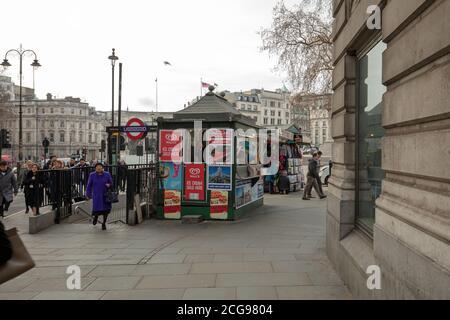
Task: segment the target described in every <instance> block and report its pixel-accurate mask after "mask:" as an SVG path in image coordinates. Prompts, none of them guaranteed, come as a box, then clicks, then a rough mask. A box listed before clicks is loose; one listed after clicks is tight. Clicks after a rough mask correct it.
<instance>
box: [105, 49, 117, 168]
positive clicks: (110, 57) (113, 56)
mask: <svg viewBox="0 0 450 320" xmlns="http://www.w3.org/2000/svg"><path fill="white" fill-rule="evenodd" d="M108 59H109V60H111V67H112V98H111V101H112V109H111V127H114V68H115V66H116V61H117V60H119V57H118V56H116V49H114V48H113V49H112V55H110V56H109V57H108ZM119 126H120V123H119ZM109 142H110V143H109V149H111V150H110V151H109V154H110V155H111V158H110V159H109V160H110V162H111V163H110V164H114V159H113V157H114V155H113V152H112V148H113V145H112V141H111V139H110V141H109ZM115 147H116V146H114V148H115Z"/></svg>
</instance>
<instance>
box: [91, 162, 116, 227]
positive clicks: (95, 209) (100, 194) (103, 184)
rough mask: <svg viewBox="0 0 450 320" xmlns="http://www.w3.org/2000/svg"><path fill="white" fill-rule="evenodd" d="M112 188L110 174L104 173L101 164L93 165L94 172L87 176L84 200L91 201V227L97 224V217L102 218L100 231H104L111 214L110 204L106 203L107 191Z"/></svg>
mask: <svg viewBox="0 0 450 320" xmlns="http://www.w3.org/2000/svg"><path fill="white" fill-rule="evenodd" d="M112 187H113V180H112V177H111V174H110V173H109V172H107V171H105V168H104V166H103V164H102V163H97V164H96V165H95V172H92V173H91V174H90V175H89V179H88V184H87V188H86V195H85V196H86V198H87V199H92V216H93V218H94V219H93V225H94V226H95V225H96V224H97V222H98V217H99V216H100V215H102V216H103V221H102V230H106V220H107V219H108V215H109V214H110V213H111V206H112V205H111V202H109V201H108V190H109V189H111V188H112Z"/></svg>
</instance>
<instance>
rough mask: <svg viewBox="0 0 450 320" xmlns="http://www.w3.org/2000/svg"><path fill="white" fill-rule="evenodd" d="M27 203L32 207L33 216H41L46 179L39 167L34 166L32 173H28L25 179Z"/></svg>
mask: <svg viewBox="0 0 450 320" xmlns="http://www.w3.org/2000/svg"><path fill="white" fill-rule="evenodd" d="M24 185H25V190H26V191H25V201H26V203H27V205H28V206H30V208H31V210H32V212H33V214H34V215H35V216H36V215H39V208H40V206H41V205H42V202H43V200H44V187H45V179H44V176H43V174H42V173H41V172H39V166H38V165H37V164H33V165H32V166H31V171H29V172H28V173H27V176H26V177H25V182H24Z"/></svg>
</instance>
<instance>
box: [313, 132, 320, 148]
mask: <svg viewBox="0 0 450 320" xmlns="http://www.w3.org/2000/svg"><path fill="white" fill-rule="evenodd" d="M314 133H315V134H314V136H315V139H316V140H315V141H314V143H315V144H316V145H318V144H320V138H319V129H316V130H315V131H314Z"/></svg>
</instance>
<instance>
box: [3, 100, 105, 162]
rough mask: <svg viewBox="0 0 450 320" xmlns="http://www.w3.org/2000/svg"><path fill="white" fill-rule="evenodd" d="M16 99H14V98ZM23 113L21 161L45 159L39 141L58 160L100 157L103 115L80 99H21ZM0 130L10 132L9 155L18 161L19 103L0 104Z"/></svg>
mask: <svg viewBox="0 0 450 320" xmlns="http://www.w3.org/2000/svg"><path fill="white" fill-rule="evenodd" d="M16 98H17V96H16ZM22 110H23V122H22V123H23V158H24V159H32V160H39V159H42V158H43V157H44V148H43V146H42V141H43V140H44V138H48V140H49V141H50V147H49V154H50V155H52V154H54V155H56V156H57V157H60V158H66V157H70V156H71V155H74V154H80V155H82V154H83V150H87V153H86V154H85V156H86V157H87V158H88V159H91V160H92V159H97V158H99V149H100V146H101V140H102V139H106V133H105V126H106V125H107V119H106V115H105V114H104V113H102V112H97V111H96V110H95V108H94V107H91V106H89V104H88V103H84V102H81V100H80V99H79V98H72V97H66V98H64V99H54V98H53V97H52V95H51V94H48V95H47V99H46V100H38V99H35V100H30V99H27V100H24V101H23V104H22ZM0 113H1V114H2V115H5V117H3V116H2V118H1V119H0V127H1V128H5V129H8V130H10V131H11V142H12V149H11V156H12V158H13V159H16V160H17V159H18V149H19V101H17V100H13V101H8V102H4V103H0Z"/></svg>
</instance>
